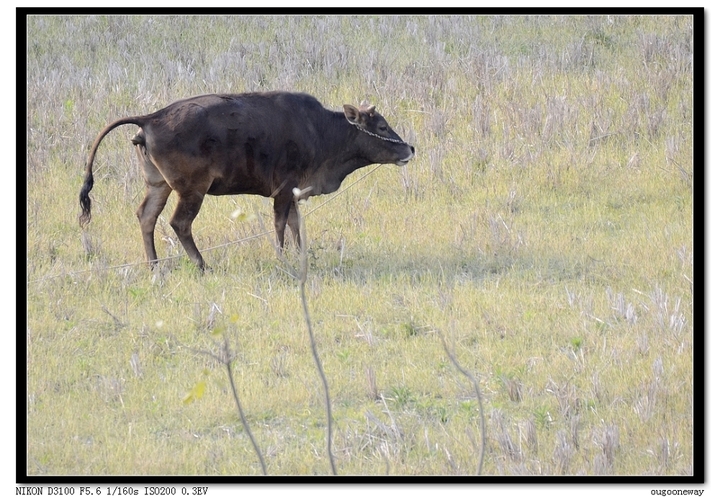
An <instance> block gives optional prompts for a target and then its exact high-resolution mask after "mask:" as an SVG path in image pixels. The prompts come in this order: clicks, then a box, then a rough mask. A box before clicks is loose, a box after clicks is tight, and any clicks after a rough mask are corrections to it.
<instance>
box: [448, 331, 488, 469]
mask: <svg viewBox="0 0 720 498" xmlns="http://www.w3.org/2000/svg"><path fill="white" fill-rule="evenodd" d="M440 338H441V339H442V344H443V348H445V353H446V354H447V355H448V357H449V358H450V361H452V363H453V365H455V368H457V369H458V370H459V371H460V373H461V374H463V375H464V376H465V377H467V378H468V380H470V382H472V385H473V388H474V389H475V396H476V397H477V400H478V406H479V407H480V430H481V432H482V441H481V446H480V448H481V449H480V461H479V462H478V470H477V474H478V475H482V466H483V459H484V458H485V415H484V413H483V404H482V396H481V394H480V387H479V386H478V383H477V381H476V380H475V377H473V375H472V374H471V373H470V372H468V371H467V370H465V369H464V368H463V367H462V366H460V363H458V361H457V359H456V358H455V355H454V354H453V353H452V352H451V351H450V349H449V348H448V346H447V343H446V342H445V337H444V336H443V335H442V334H441V335H440Z"/></svg>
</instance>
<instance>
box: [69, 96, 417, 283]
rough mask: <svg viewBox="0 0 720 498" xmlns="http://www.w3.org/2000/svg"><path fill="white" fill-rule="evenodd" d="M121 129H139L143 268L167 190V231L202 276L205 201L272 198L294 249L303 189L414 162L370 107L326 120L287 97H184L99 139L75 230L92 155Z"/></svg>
mask: <svg viewBox="0 0 720 498" xmlns="http://www.w3.org/2000/svg"><path fill="white" fill-rule="evenodd" d="M124 124H134V125H137V126H139V127H140V130H139V131H138V133H137V134H136V135H135V136H134V137H133V138H132V143H133V144H134V145H135V146H136V150H137V154H138V157H139V158H140V161H141V162H142V165H143V176H144V178H145V184H146V186H147V192H146V194H145V199H144V200H143V201H142V203H141V204H140V207H139V208H138V210H137V217H138V219H139V220H140V228H141V230H142V236H143V242H144V244H145V253H146V255H147V259H148V261H149V262H150V264H151V265H152V264H154V262H155V261H156V260H157V253H156V252H155V238H154V232H155V222H156V221H157V218H158V216H159V215H160V213H161V212H162V210H163V208H164V207H165V202H166V201H167V199H168V196H169V195H170V192H172V191H173V190H174V191H175V192H177V194H178V196H179V199H178V204H177V208H176V209H175V212H174V213H173V215H172V218H171V219H170V226H172V228H173V230H175V233H176V234H177V236H178V238H179V239H180V242H181V243H182V245H183V247H184V248H185V251H187V253H188V256H190V259H192V261H194V262H195V264H197V265H198V267H200V268H201V269H203V268H204V267H205V262H204V260H203V258H202V256H201V255H200V252H199V251H198V249H197V246H196V245H195V241H194V240H193V236H192V230H191V228H192V223H193V220H194V219H195V216H197V214H198V212H199V211H200V206H201V205H202V202H203V199H204V197H205V194H210V195H232V194H258V195H262V196H265V197H272V198H274V211H275V231H276V233H277V241H278V243H279V244H280V246H281V247H282V245H283V242H284V234H285V225H286V224H288V225H289V226H290V229H291V231H292V233H293V235H294V237H295V240H296V242H297V241H299V228H298V220H297V212H296V210H295V205H294V203H293V189H294V188H299V189H301V190H304V189H308V191H307V192H306V193H305V194H304V197H309V196H313V195H320V194H327V193H330V192H335V191H336V190H337V189H338V188H339V187H340V184H341V183H342V181H343V180H344V179H345V177H346V176H348V175H349V174H350V173H352V172H353V171H355V170H357V169H358V168H362V167H364V166H368V165H370V164H397V165H400V166H402V165H405V164H407V162H408V161H410V159H412V158H413V156H414V155H415V148H414V147H413V146H411V145H409V144H407V143H405V142H404V141H403V140H402V139H401V138H400V137H399V136H398V135H397V134H396V133H395V132H394V131H393V130H392V129H391V128H390V126H388V124H387V121H385V119H384V118H383V117H382V116H381V115H380V114H378V113H377V112H375V107H374V106H367V105H361V106H360V108H356V107H354V106H351V105H345V106H344V112H333V111H330V110H327V109H325V108H324V107H323V106H322V105H321V104H320V102H318V101H317V100H316V99H315V98H313V97H311V96H310V95H305V94H301V93H286V92H272V93H247V94H239V95H203V96H199V97H192V98H189V99H186V100H180V101H178V102H175V103H173V104H170V105H169V106H168V107H166V108H164V109H161V110H159V111H157V112H155V113H152V114H148V115H146V116H134V117H129V118H123V119H119V120H117V121H115V122H114V123H111V124H109V125H108V126H107V127H105V129H104V130H102V131H101V132H100V134H99V135H98V137H97V138H96V139H95V142H94V143H93V146H92V149H91V150H90V156H89V158H88V161H87V167H86V173H85V183H84V184H83V186H82V189H81V191H80V206H81V208H82V214H81V215H80V225H81V226H85V225H86V224H87V223H88V222H89V221H90V197H89V196H88V193H89V192H90V190H91V189H92V187H93V174H92V166H93V160H94V159H95V153H96V152H97V149H98V146H99V145H100V142H101V141H102V139H103V138H104V137H105V135H107V134H108V133H109V132H110V131H111V130H113V129H114V128H116V127H118V126H120V125H124Z"/></svg>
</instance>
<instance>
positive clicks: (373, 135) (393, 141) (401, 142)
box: [351, 123, 410, 145]
mask: <svg viewBox="0 0 720 498" xmlns="http://www.w3.org/2000/svg"><path fill="white" fill-rule="evenodd" d="M351 124H352V125H353V126H354V127H355V128H357V129H358V130H360V131H361V132H363V133H367V134H368V135H370V136H371V137H375V138H379V139H380V140H385V141H386V142H392V143H394V144H405V145H410V144H409V143H407V142H405V141H403V140H398V139H396V138H388V137H383V136H380V135H378V134H377V133H373V132H371V131H368V130H366V129H365V128H363V127H362V126H360V125H359V124H356V123H351Z"/></svg>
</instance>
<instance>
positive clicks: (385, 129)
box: [378, 124, 387, 131]
mask: <svg viewBox="0 0 720 498" xmlns="http://www.w3.org/2000/svg"><path fill="white" fill-rule="evenodd" d="M378 130H380V131H387V125H384V124H381V125H380V126H378Z"/></svg>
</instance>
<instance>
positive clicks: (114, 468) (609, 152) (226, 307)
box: [26, 16, 695, 476]
mask: <svg viewBox="0 0 720 498" xmlns="http://www.w3.org/2000/svg"><path fill="white" fill-rule="evenodd" d="M27 30H28V38H27V40H28V53H27V78H26V79H27V90H28V96H29V98H28V114H27V129H26V133H27V186H28V199H27V245H28V246H27V271H26V275H27V282H28V283H27V307H28V323H27V338H26V351H27V400H26V406H27V438H28V448H27V454H28V458H27V464H26V465H27V472H28V473H29V474H33V475H39V474H50V475H62V474H76V475H99V474H113V475H120V474H123V475H124V474H131V475H138V476H145V475H174V474H191V475H252V474H259V473H261V472H262V469H261V467H260V465H259V463H258V459H257V455H256V454H255V452H254V450H253V448H252V446H251V445H248V444H247V439H246V438H245V437H244V434H243V429H242V425H241V424H240V421H239V419H238V417H237V411H236V409H235V406H234V404H233V402H232V399H231V397H232V394H231V393H230V386H229V383H228V380H227V375H226V372H225V371H224V370H223V368H224V365H220V364H219V363H218V362H216V361H215V360H214V359H213V358H211V357H209V356H208V355H204V354H200V353H194V352H193V351H201V350H209V349H211V348H212V346H213V344H214V336H213V335H212V332H213V331H214V330H219V329H221V330H222V331H223V333H224V334H226V335H227V337H228V340H229V347H230V348H231V349H232V351H234V352H235V354H236V357H235V361H234V362H233V363H232V368H233V374H234V379H235V381H236V386H237V389H238V391H239V392H238V395H239V398H240V399H241V400H242V403H243V410H244V412H245V416H246V418H247V422H248V424H249V426H250V427H251V429H252V432H253V435H254V436H255V437H256V439H257V441H258V446H259V447H260V448H262V449H264V452H265V453H264V457H265V462H266V463H267V471H268V473H269V474H299V475H309V474H327V473H328V463H327V454H326V450H325V448H326V441H325V435H326V432H325V431H326V423H325V421H324V417H325V410H324V408H323V405H324V402H323V397H324V395H323V392H322V388H321V386H320V383H319V382H318V379H317V373H316V371H315V368H314V366H313V361H312V358H311V353H310V351H309V345H308V341H307V336H306V335H305V334H304V333H303V330H305V322H304V317H303V311H302V306H301V303H300V300H299V299H298V289H297V283H296V282H295V281H294V279H293V278H292V277H291V276H290V275H288V274H287V272H286V270H285V267H284V265H283V264H282V263H281V262H279V261H278V260H277V259H276V258H275V255H274V252H273V249H272V247H271V246H270V244H268V243H267V240H266V239H265V238H264V237H263V236H261V234H262V233H263V231H264V230H263V228H262V227H263V226H270V225H271V221H270V218H269V217H270V214H271V207H270V204H269V202H268V201H266V200H264V199H261V198H258V197H252V196H235V197H219V198H212V197H207V198H206V201H205V203H204V205H203V208H202V210H201V212H200V214H199V216H198V218H197V219H196V221H195V223H194V233H195V235H196V241H197V243H198V246H199V247H200V248H201V250H203V248H209V247H217V248H216V249H214V250H212V251H206V252H205V253H204V257H205V259H206V261H207V262H208V264H209V265H210V266H211V267H213V271H212V272H210V273H207V274H205V275H199V274H197V272H195V271H194V269H193V267H192V265H191V264H190V263H189V261H188V259H187V257H186V256H185V254H184V252H183V250H182V248H181V246H180V244H179V243H178V241H177V239H176V237H175V234H174V232H173V231H172V229H171V228H170V226H169V224H168V217H169V214H167V213H170V212H171V210H172V209H174V196H171V199H170V202H169V203H168V206H167V207H166V211H165V213H164V214H163V215H162V216H161V218H160V219H159V221H158V227H157V230H156V238H157V245H158V252H159V255H160V257H165V256H170V257H174V258H173V259H169V260H167V261H165V262H164V263H163V264H162V265H160V268H159V270H158V271H156V272H150V271H149V270H148V269H147V268H146V266H145V265H144V264H143V263H142V262H143V259H144V255H143V250H142V244H141V237H140V233H139V228H138V226H137V220H136V218H135V216H134V212H135V210H136V208H137V205H138V204H139V202H140V201H141V199H142V192H143V182H142V177H141V173H140V168H139V165H138V164H137V162H136V160H135V155H134V153H133V151H132V150H131V145H130V144H129V141H128V139H129V138H130V137H131V136H132V134H134V133H135V130H132V129H127V128H120V129H119V130H116V131H114V132H113V133H112V134H110V135H109V136H108V137H107V138H106V139H105V141H104V142H103V144H102V146H101V147H100V149H99V151H98V156H97V160H96V181H95V188H94V189H93V194H92V195H93V202H94V204H93V206H94V208H95V212H94V218H93V222H92V223H91V225H90V227H89V229H88V232H87V233H86V234H84V235H83V234H82V232H81V230H80V229H79V227H78V224H77V215H78V212H79V211H78V206H77V194H78V192H79V188H80V185H81V183H82V173H83V165H84V162H85V160H86V152H87V149H88V147H89V145H90V144H91V143H92V140H93V139H94V138H95V135H96V133H97V132H98V131H99V130H100V129H101V128H102V127H103V126H105V125H106V124H107V123H108V122H110V121H112V120H114V119H116V118H118V117H121V116H126V115H133V114H143V113H148V112H150V111H153V110H156V109H159V108H161V107H163V106H165V105H166V104H168V103H170V102H172V101H174V100H176V99H179V98H183V97H187V96H191V95H195V94H200V93H207V92H244V91H263V90H271V89H282V90H293V91H306V92H308V93H311V94H313V95H315V96H316V97H317V98H318V99H319V100H320V101H322V102H323V103H324V104H325V105H326V106H328V107H329V108H333V109H339V108H340V106H341V105H342V104H344V103H353V104H358V103H359V102H360V101H362V100H363V99H368V100H369V101H370V102H371V103H373V104H375V105H376V106H377V108H378V110H379V112H381V113H382V114H383V115H384V116H385V117H386V118H387V119H388V121H389V122H390V124H391V125H392V126H393V127H394V128H395V129H396V130H397V131H398V132H399V133H400V134H401V135H402V136H403V137H404V138H405V139H407V140H409V141H411V142H412V143H413V144H414V145H415V146H416V148H417V151H418V156H417V157H416V159H414V160H413V161H412V162H411V163H410V164H408V165H407V166H406V167H404V168H400V169H399V168H397V167H394V166H384V167H381V168H379V169H378V170H377V171H376V172H374V173H372V174H371V175H369V176H367V177H366V178H364V179H363V180H362V181H360V182H358V183H357V184H356V185H354V186H353V187H352V188H351V189H349V190H348V191H347V192H345V193H343V194H341V195H339V196H338V197H337V198H335V199H334V200H332V201H331V202H329V203H328V204H326V205H324V206H322V207H321V208H320V209H318V210H317V211H314V212H312V213H311V214H309V215H308V216H307V218H306V220H305V221H306V227H307V234H308V242H309V246H308V258H309V259H308V263H309V267H308V275H307V281H306V284H305V286H306V287H305V291H306V294H307V304H308V308H309V313H310V315H311V316H312V317H313V332H314V335H315V340H316V341H317V348H318V355H319V358H320V359H321V361H322V364H323V367H324V370H325V374H326V375H327V377H328V384H329V387H330V399H331V400H332V416H333V421H334V428H333V441H332V443H333V449H334V450H333V451H334V456H335V463H336V465H337V472H338V474H341V475H342V474H346V475H347V474H364V475H365V474H367V475H370V474H381V475H384V474H386V473H389V474H412V475H418V474H451V475H454V474H473V473H475V472H476V471H477V467H478V455H479V454H480V450H481V449H482V451H483V452H484V463H483V467H482V472H483V474H491V475H508V474H533V475H548V474H573V475H574V474H587V475H607V474H620V475H640V474H653V475H654V474H658V475H688V474H693V473H694V472H695V469H694V467H693V465H694V461H693V457H692V456H693V451H694V447H693V437H694V423H693V410H694V400H693V386H694V377H693V366H694V355H695V351H694V329H693V319H694V318H693V317H694V312H693V281H694V276H693V275H694V265H693V252H694V244H693V231H692V226H693V188H694V186H693V169H694V165H693V162H692V158H693V79H694V62H693V43H694V32H693V18H692V17H691V16H598V17H595V16H590V17H586V16H540V17H536V16H522V17H521V16H257V17H256V16H237V17H233V16H184V17H177V16H32V17H28V19H27ZM365 172H366V171H359V172H357V173H355V174H354V175H353V176H351V177H350V178H348V180H346V184H350V183H351V182H352V181H354V180H357V179H359V178H360V177H361V175H363V174H364V173H365ZM323 200H324V199H320V198H315V199H313V201H312V202H311V203H310V205H309V210H310V209H312V208H313V206H315V205H319V203H320V202H322V201H323ZM237 240H245V242H243V243H241V244H234V243H233V242H234V241H237ZM288 255H289V257H294V256H293V255H292V254H291V253H288ZM441 337H446V338H447V341H448V343H449V344H452V345H453V351H454V356H455V359H456V360H457V362H458V364H459V365H462V367H463V368H464V369H465V370H466V371H467V372H468V373H470V374H471V375H472V377H473V378H474V379H475V380H476V382H477V385H478V387H479V390H480V391H481V392H482V394H483V403H484V408H485V419H484V420H485V429H486V437H485V441H484V442H483V437H482V431H481V428H482V427H481V425H480V423H479V412H478V404H477V399H476V396H475V391H474V389H473V386H472V385H470V384H469V383H468V382H467V380H468V379H467V378H465V377H464V376H463V375H462V374H460V373H459V372H458V370H457V369H456V368H455V367H454V365H453V362H452V361H450V359H449V358H448V356H447V355H446V354H445V351H444V349H443V345H442V341H441ZM205 370H207V374H204V373H203V372H204V371H205ZM200 378H202V379H204V382H205V385H206V388H205V390H204V394H203V395H202V396H201V397H197V399H195V400H194V401H193V402H192V403H183V399H185V398H186V396H187V394H188V392H191V391H192V389H193V386H195V385H197V383H198V379H200Z"/></svg>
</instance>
